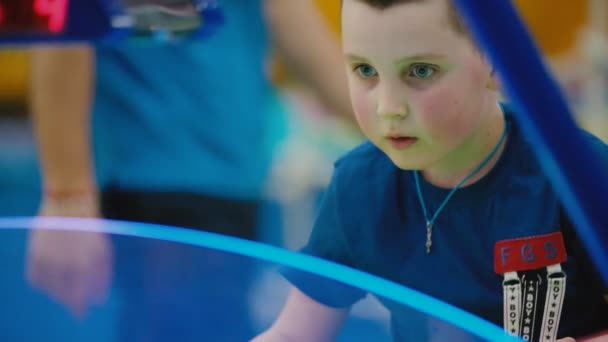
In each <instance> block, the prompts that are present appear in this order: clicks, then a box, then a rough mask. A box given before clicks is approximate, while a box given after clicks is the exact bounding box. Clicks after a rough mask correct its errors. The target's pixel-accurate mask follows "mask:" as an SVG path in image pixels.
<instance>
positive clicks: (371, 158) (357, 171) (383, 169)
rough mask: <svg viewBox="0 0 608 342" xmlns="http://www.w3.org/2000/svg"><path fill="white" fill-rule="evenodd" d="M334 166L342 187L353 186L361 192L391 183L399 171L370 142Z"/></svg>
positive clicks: (335, 174) (350, 152) (335, 175)
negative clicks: (392, 177)
mask: <svg viewBox="0 0 608 342" xmlns="http://www.w3.org/2000/svg"><path fill="white" fill-rule="evenodd" d="M334 166H335V169H334V178H335V179H336V180H337V182H338V184H339V186H340V187H342V186H349V185H351V184H352V185H356V187H357V188H358V189H359V190H363V189H364V188H367V189H369V187H372V188H373V187H375V186H376V185H378V184H380V183H384V182H386V181H389V179H390V177H391V176H392V175H394V174H395V172H396V170H398V168H397V167H396V166H395V165H394V164H393V162H392V161H391V160H390V158H389V157H388V156H387V155H386V154H385V153H384V152H382V150H380V149H379V148H378V147H376V146H375V145H374V144H372V143H371V142H369V141H367V142H364V143H362V144H361V145H359V146H357V147H355V148H354V149H352V150H351V151H349V152H347V153H346V154H345V155H343V156H342V157H341V158H339V159H338V160H337V161H336V162H335V164H334Z"/></svg>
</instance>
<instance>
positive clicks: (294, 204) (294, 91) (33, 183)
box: [0, 0, 608, 316]
mask: <svg viewBox="0 0 608 342" xmlns="http://www.w3.org/2000/svg"><path fill="white" fill-rule="evenodd" d="M243 1H245V0H243ZM287 1H298V0H287ZM515 3H516V5H517V7H518V9H519V10H520V12H521V15H522V17H523V18H524V20H525V22H526V23H527V24H528V26H529V29H530V31H531V32H532V34H533V35H534V37H535V38H536V40H537V42H538V45H539V47H540V49H541V50H542V52H543V53H544V55H545V56H546V59H547V62H548V64H549V65H550V67H551V68H552V70H553V72H554V75H555V76H556V78H557V80H558V81H559V83H560V84H561V86H562V88H563V90H564V93H565V94H566V96H567V97H568V99H569V102H570V104H571V106H572V109H573V110H574V112H575V113H576V119H577V121H578V122H579V123H580V125H581V126H582V127H584V128H585V129H588V130H590V131H591V132H593V133H594V134H596V135H597V136H599V137H600V138H602V139H604V140H605V141H608V3H607V2H606V1H605V0H516V1H515ZM316 5H317V6H318V9H319V10H320V12H321V13H322V15H323V19H324V20H325V21H326V23H327V24H328V25H329V27H331V34H333V37H332V38H333V39H335V40H336V42H337V41H338V40H339V1H329V0H316ZM548 14H550V15H548ZM30 62H31V51H29V50H28V49H27V48H23V49H6V48H3V49H0V216H29V215H35V214H36V213H37V212H38V210H39V205H40V199H41V175H40V168H39V163H38V155H37V150H36V147H35V140H34V134H33V130H32V124H31V116H30V97H29V95H30V91H29V79H30V76H31V69H30V66H31V63H30ZM267 65H268V69H267V70H266V72H267V73H266V74H267V76H268V79H269V80H270V81H271V82H272V90H271V92H272V93H271V95H270V96H267V99H266V100H265V105H264V108H263V112H264V113H263V114H264V115H262V116H261V117H260V120H263V125H264V126H265V132H266V134H267V136H266V137H265V139H266V141H267V144H266V147H265V148H266V149H267V152H268V153H269V154H270V156H271V160H272V164H271V170H270V175H269V177H268V178H267V180H266V185H265V187H264V191H263V200H262V204H261V206H260V207H259V214H260V215H259V218H258V223H257V224H258V226H259V235H260V236H259V240H261V241H263V242H266V243H270V244H273V245H278V246H282V247H287V248H289V249H296V248H299V247H301V246H302V244H304V243H305V241H306V238H307V237H308V235H309V233H310V229H311V226H312V222H313V220H314V215H315V212H316V208H317V205H318V201H319V198H320V196H321V194H322V192H323V189H324V188H325V186H326V185H327V184H328V182H329V179H330V177H331V173H332V170H333V162H334V161H335V160H336V159H337V158H338V157H339V156H340V155H341V154H343V153H345V152H346V151H348V150H349V149H351V148H352V147H354V146H356V145H357V144H359V143H360V142H361V141H362V136H361V134H360V133H359V131H358V129H357V128H355V126H354V125H353V124H352V121H350V120H348V119H345V117H344V116H340V115H333V114H336V113H333V112H332V110H331V109H330V107H329V106H327V105H326V104H325V103H324V101H322V100H321V99H319V98H318V96H316V94H315V93H314V92H312V91H310V90H308V89H307V88H306V87H305V86H303V84H302V82H301V81H300V80H299V78H298V77H296V76H294V75H293V74H292V73H291V72H290V68H289V67H287V66H286V63H285V62H284V61H283V60H281V58H279V57H278V55H277V54H274V53H273V52H272V50H271V51H269V54H268V64H267ZM522 72H525V70H522ZM204 120H205V119H204V116H202V117H201V125H203V124H204ZM168 134H179V132H177V131H174V132H170V133H168ZM149 172H154V169H150V170H149ZM364 305H367V304H364ZM376 309H377V310H378V315H379V316H382V312H381V310H380V309H379V308H376ZM364 311H365V312H367V313H369V312H372V315H374V313H373V312H374V311H373V310H371V311H370V310H369V309H366V310H364Z"/></svg>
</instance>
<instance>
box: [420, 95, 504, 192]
mask: <svg viewBox="0 0 608 342" xmlns="http://www.w3.org/2000/svg"><path fill="white" fill-rule="evenodd" d="M494 107H495V108H494ZM491 111H492V113H491V114H490V115H488V120H487V122H485V123H484V124H482V126H481V127H480V129H478V130H477V132H476V134H474V135H473V136H471V137H470V138H469V139H467V141H465V142H464V143H463V144H462V145H461V146H460V147H458V148H457V149H456V150H455V151H454V152H453V153H451V154H450V156H449V157H448V158H445V159H443V160H442V161H440V162H439V163H436V164H434V165H433V166H431V167H429V168H427V169H425V170H422V175H423V176H424V178H425V179H426V180H427V181H428V182H430V183H431V184H433V185H435V186H437V187H440V188H448V189H450V188H453V187H455V186H456V185H457V184H458V183H459V182H460V181H461V180H462V179H463V178H465V177H466V176H467V175H468V174H469V173H470V172H472V171H473V170H474V169H475V168H476V167H477V166H478V165H479V164H480V163H481V162H482V161H483V160H484V159H485V158H486V157H487V156H488V155H489V154H490V152H492V150H493V149H494V147H495V146H496V144H498V142H499V141H500V137H501V135H502V132H503V129H504V125H505V124H506V123H505V120H504V115H503V113H502V110H501V108H500V106H499V105H498V103H496V105H495V106H493V108H492V109H491ZM505 145H506V139H505V141H503V142H502V144H501V146H499V147H498V150H497V151H496V153H495V155H494V156H493V157H492V158H491V159H490V160H489V161H488V163H487V164H486V165H485V166H484V167H483V168H482V169H481V170H479V171H478V172H477V173H476V174H475V175H473V177H471V178H470V179H469V180H468V181H466V182H465V183H464V184H463V185H462V186H463V187H464V186H467V185H470V184H473V183H475V182H477V181H479V180H480V179H481V178H483V177H484V176H485V175H487V174H488V172H490V171H491V170H492V168H494V166H495V165H496V163H497V162H498V160H499V159H500V156H501V155H502V152H503V150H504V148H505Z"/></svg>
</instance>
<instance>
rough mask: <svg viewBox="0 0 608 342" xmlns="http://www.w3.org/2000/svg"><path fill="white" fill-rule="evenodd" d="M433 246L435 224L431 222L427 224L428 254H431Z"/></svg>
mask: <svg viewBox="0 0 608 342" xmlns="http://www.w3.org/2000/svg"><path fill="white" fill-rule="evenodd" d="M432 245H433V224H432V223H431V222H429V221H427V222H426V253H427V254H429V253H431V246H432Z"/></svg>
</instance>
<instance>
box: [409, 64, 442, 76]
mask: <svg viewBox="0 0 608 342" xmlns="http://www.w3.org/2000/svg"><path fill="white" fill-rule="evenodd" d="M436 71H437V70H436V68H435V67H433V66H432V65H428V64H416V65H414V66H413V67H412V68H411V71H410V76H412V77H415V78H420V79H428V78H431V77H432V76H433V75H434V74H435V72H436Z"/></svg>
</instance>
